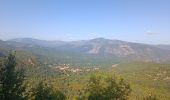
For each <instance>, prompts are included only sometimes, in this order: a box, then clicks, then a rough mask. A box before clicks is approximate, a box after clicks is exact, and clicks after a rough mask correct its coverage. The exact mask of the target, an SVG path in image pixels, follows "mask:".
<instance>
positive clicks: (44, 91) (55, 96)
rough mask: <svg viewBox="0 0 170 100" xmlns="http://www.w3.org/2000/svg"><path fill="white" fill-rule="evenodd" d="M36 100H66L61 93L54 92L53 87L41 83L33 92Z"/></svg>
mask: <svg viewBox="0 0 170 100" xmlns="http://www.w3.org/2000/svg"><path fill="white" fill-rule="evenodd" d="M33 92H34V94H33V95H34V96H35V100H65V98H66V97H65V95H64V94H63V93H62V92H61V91H59V90H54V89H53V88H52V86H51V85H49V84H47V83H46V82H43V81H41V82H40V83H39V84H38V85H37V87H36V88H35V89H34V90H33Z"/></svg>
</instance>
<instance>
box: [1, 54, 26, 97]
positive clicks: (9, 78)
mask: <svg viewBox="0 0 170 100" xmlns="http://www.w3.org/2000/svg"><path fill="white" fill-rule="evenodd" d="M23 80H24V73H23V70H16V57H15V53H12V52H11V53H10V54H9V55H8V57H7V59H5V61H4V64H1V66H0V83H1V85H0V86H1V87H0V88H1V91H0V94H1V100H22V99H24V98H23V97H22V93H23V92H24V90H25V88H24V86H23V85H22V83H23Z"/></svg>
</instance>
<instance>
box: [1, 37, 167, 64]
mask: <svg viewBox="0 0 170 100" xmlns="http://www.w3.org/2000/svg"><path fill="white" fill-rule="evenodd" d="M6 47H9V48H13V49H16V50H25V51H29V52H34V53H35V54H40V53H39V52H44V53H46V55H48V54H49V53H50V52H51V53H52V54H58V53H59V52H60V53H61V52H63V53H62V54H61V56H62V55H66V54H70V56H72V54H73V53H74V54H76V55H87V56H94V57H100V58H102V57H103V58H122V59H127V60H142V61H143V60H144V61H156V62H165V61H170V50H169V49H166V48H162V47H161V46H157V45H149V44H143V43H134V42H126V41H121V40H111V39H105V38H95V39H90V40H80V41H71V42H68V41H67V42H65V41H48V40H38V39H33V38H17V39H11V40H7V41H1V42H0V48H6ZM41 54H42V53H41Z"/></svg>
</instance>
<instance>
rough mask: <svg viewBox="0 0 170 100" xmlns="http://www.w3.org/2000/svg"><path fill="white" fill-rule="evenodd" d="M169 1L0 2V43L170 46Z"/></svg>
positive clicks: (62, 0) (73, 0) (69, 0)
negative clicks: (106, 42)
mask: <svg viewBox="0 0 170 100" xmlns="http://www.w3.org/2000/svg"><path fill="white" fill-rule="evenodd" d="M169 5H170V0H1V1H0V39H3V40H7V39H11V38H21V37H29V38H37V39H45V40H64V41H72V40H82V39H83V40H84V39H91V38H97V37H103V38H108V39H118V40H125V41H132V42H142V43H149V44H170V6H169Z"/></svg>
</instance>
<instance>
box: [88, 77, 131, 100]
mask: <svg viewBox="0 0 170 100" xmlns="http://www.w3.org/2000/svg"><path fill="white" fill-rule="evenodd" d="M87 89H88V92H89V96H88V100H127V99H128V96H129V94H130V92H131V89H130V85H129V84H128V83H127V82H125V81H124V80H123V79H122V78H121V79H119V80H118V79H117V78H116V77H114V76H109V77H106V78H102V76H92V77H90V80H89V82H88V87H87Z"/></svg>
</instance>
